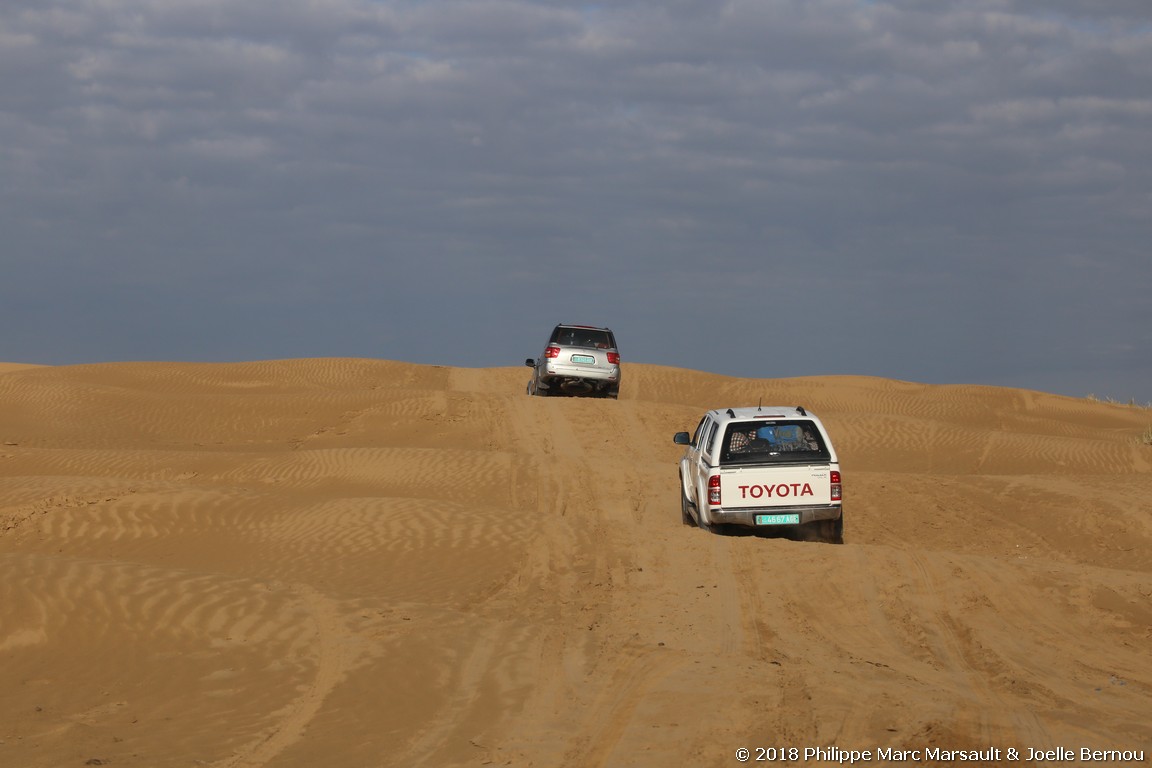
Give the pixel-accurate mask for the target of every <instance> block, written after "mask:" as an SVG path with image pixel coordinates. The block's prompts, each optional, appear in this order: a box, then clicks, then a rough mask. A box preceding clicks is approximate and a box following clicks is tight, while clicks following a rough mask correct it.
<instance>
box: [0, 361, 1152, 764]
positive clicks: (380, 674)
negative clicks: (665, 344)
mask: <svg viewBox="0 0 1152 768" xmlns="http://www.w3.org/2000/svg"><path fill="white" fill-rule="evenodd" d="M526 375H527V374H526V372H525V369H521V368H491V369H460V368H450V367H444V366H421V365H412V364H406V363H398V362H392V361H381V360H365V359H343V358H324V359H307V360H276V361H260V362H252V363H235V364H232V363H230V364H195V363H162V362H146V363H108V364H99V365H82V366H62V367H50V366H24V365H19V364H0V488H2V491H0V688H2V690H4V691H5V695H4V696H3V697H0V765H12V766H17V765H19V766H29V767H36V766H44V767H49V766H51V767H52V768H57V767H58V766H67V765H84V764H106V765H114V766H141V767H144V766H147V767H148V768H166V767H167V766H173V767H174V766H190V765H202V766H213V767H214V768H257V767H263V766H268V767H269V768H276V767H285V768H286V767H288V766H314V765H332V766H341V767H342V768H345V767H347V768H351V767H354V766H405V767H408V766H429V767H430V766H436V767H437V768H440V767H442V766H474V765H515V766H532V765H535V766H639V767H640V768H649V767H651V768H655V767H656V766H667V765H692V766H731V765H734V764H736V759H735V750H736V749H737V748H738V747H741V746H743V747H749V748H752V749H755V748H756V747H777V748H779V747H796V748H798V749H804V748H814V747H825V748H827V747H830V746H836V747H838V748H840V749H845V750H852V749H854V750H875V749H878V748H881V747H895V748H900V749H921V750H922V749H925V748H927V747H940V748H948V749H983V748H987V747H997V748H1001V749H1006V748H1008V747H1015V748H1017V749H1024V748H1034V749H1052V748H1057V747H1060V748H1070V749H1076V750H1078V749H1080V748H1081V747H1089V748H1096V749H1109V750H1145V752H1146V755H1147V754H1152V724H1150V723H1149V718H1148V712H1150V711H1152V654H1149V653H1148V649H1149V647H1150V641H1152V555H1150V554H1149V553H1150V552H1152V547H1150V544H1152V502H1150V501H1149V498H1150V496H1152V494H1149V490H1152V482H1150V475H1152V446H1148V445H1145V444H1143V443H1142V442H1141V440H1140V435H1141V434H1142V433H1143V432H1144V431H1145V430H1146V429H1147V428H1148V426H1149V423H1150V421H1152V416H1150V415H1149V411H1148V410H1146V409H1139V408H1132V407H1127V406H1120V405H1115V404H1109V403H1101V402H1096V401H1092V400H1087V399H1083V400H1078V399H1073V398H1066V397H1060V396H1056V395H1049V394H1045V393H1040V392H1033V391H1025V390H1015V389H1006V388H997V387H983V386H971V385H955V386H940V385H924V384H915V383H910V382H900V381H894V380H888V379H881V378H872V377H861V376H823V377H804V378H794V379H764V380H752V379H738V378H731V377H724V376H718V375H714V374H709V373H705V372H700V371H689V370H682V369H677V368H669V367H663V366H654V365H643V364H631V365H626V366H625V369H624V375H625V382H624V387H623V390H622V394H621V398H620V400H618V401H606V400H592V399H559V398H557V399H552V398H530V397H527V396H526V395H525V394H524V385H525V382H526ZM761 401H762V402H763V403H764V404H802V405H804V406H805V407H807V408H810V409H811V410H812V411H814V412H816V413H818V414H819V415H820V416H821V418H822V419H823V420H824V421H825V423H826V424H827V426H828V428H829V431H830V432H831V434H832V436H833V438H834V440H835V441H836V444H837V447H838V449H839V451H840V454H841V461H842V468H843V470H844V487H845V510H846V534H845V539H846V543H845V544H844V545H843V546H833V545H824V544H819V543H814V542H804V541H793V540H789V539H788V538H785V537H767V536H750V535H714V534H710V533H706V532H703V531H699V530H696V529H692V528H685V527H683V526H681V524H680V520H679V506H678V504H679V502H678V497H677V490H676V459H677V457H678V455H679V451H680V449H679V448H678V447H677V446H675V445H673V444H672V442H671V436H672V434H673V433H674V432H676V431H679V430H685V429H686V430H690V429H692V428H693V427H694V426H695V424H696V422H697V421H698V420H699V418H700V416H701V415H702V413H703V411H704V410H706V409H708V408H713V407H721V406H724V407H726V406H730V405H749V404H752V405H754V404H756V403H757V402H761ZM92 761H98V762H92ZM1113 764H1116V763H1113Z"/></svg>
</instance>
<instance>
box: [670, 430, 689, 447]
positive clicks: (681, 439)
mask: <svg viewBox="0 0 1152 768" xmlns="http://www.w3.org/2000/svg"><path fill="white" fill-rule="evenodd" d="M672 442H674V443H676V445H692V438H691V437H689V436H688V433H687V432H677V433H676V434H674V435H672Z"/></svg>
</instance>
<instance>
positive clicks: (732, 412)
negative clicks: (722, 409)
mask: <svg viewBox="0 0 1152 768" xmlns="http://www.w3.org/2000/svg"><path fill="white" fill-rule="evenodd" d="M728 415H729V416H731V417H732V418H736V411H734V410H732V409H731V408H729V409H728Z"/></svg>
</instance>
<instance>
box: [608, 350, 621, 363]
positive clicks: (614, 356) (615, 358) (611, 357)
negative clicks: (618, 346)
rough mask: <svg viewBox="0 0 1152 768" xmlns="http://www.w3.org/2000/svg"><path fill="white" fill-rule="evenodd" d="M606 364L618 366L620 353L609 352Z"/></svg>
mask: <svg viewBox="0 0 1152 768" xmlns="http://www.w3.org/2000/svg"><path fill="white" fill-rule="evenodd" d="M608 363H609V364H610V365H620V353H619V352H609V353H608Z"/></svg>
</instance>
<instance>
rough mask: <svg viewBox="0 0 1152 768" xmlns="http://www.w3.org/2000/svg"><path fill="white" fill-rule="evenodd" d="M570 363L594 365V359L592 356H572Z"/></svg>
mask: <svg viewBox="0 0 1152 768" xmlns="http://www.w3.org/2000/svg"><path fill="white" fill-rule="evenodd" d="M572 362H574V363H595V362H596V358H594V357H592V355H572Z"/></svg>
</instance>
